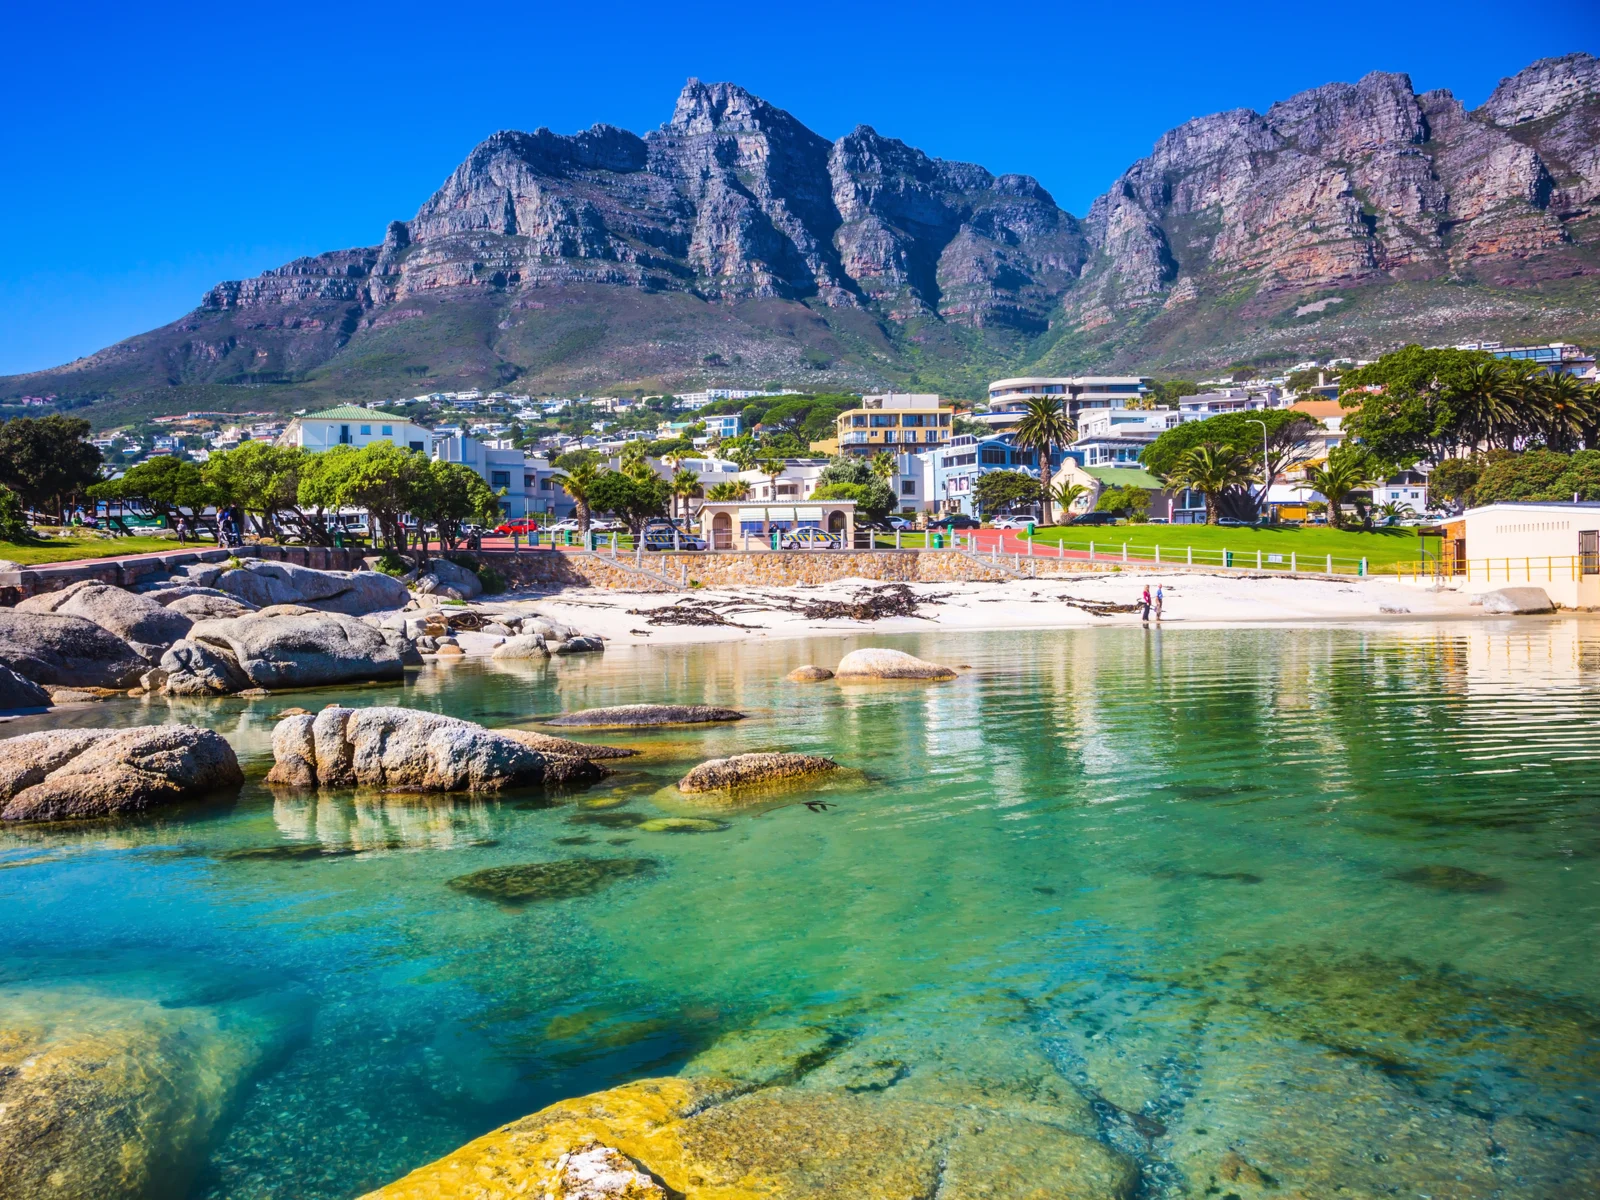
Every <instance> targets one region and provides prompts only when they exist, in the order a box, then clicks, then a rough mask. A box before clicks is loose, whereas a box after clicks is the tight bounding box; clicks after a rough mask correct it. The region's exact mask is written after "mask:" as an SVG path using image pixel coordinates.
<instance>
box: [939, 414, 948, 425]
mask: <svg viewBox="0 0 1600 1200" xmlns="http://www.w3.org/2000/svg"><path fill="white" fill-rule="evenodd" d="M939 424H941V425H948V424H950V414H949V413H940V414H939Z"/></svg>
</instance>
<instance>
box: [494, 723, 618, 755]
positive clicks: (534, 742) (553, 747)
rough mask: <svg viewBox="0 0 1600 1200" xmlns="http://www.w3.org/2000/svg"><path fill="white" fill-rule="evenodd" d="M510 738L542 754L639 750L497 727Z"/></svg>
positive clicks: (585, 753)
mask: <svg viewBox="0 0 1600 1200" xmlns="http://www.w3.org/2000/svg"><path fill="white" fill-rule="evenodd" d="M495 732H496V733H502V734H504V735H505V736H506V737H508V738H515V739H516V740H517V741H519V742H521V743H522V744H523V745H524V746H526V747H527V748H528V749H530V750H537V751H539V753H541V754H565V755H568V756H570V757H573V758H589V759H595V758H632V757H633V756H634V755H636V754H638V753H639V752H638V751H637V750H626V749H624V748H623V747H621V746H595V745H591V744H590V743H589V742H575V741H573V740H572V739H571V738H564V737H551V736H550V735H549V734H548V733H535V732H534V731H533V730H531V729H497V730H495Z"/></svg>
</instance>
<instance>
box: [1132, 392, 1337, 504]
mask: <svg viewBox="0 0 1600 1200" xmlns="http://www.w3.org/2000/svg"><path fill="white" fill-rule="evenodd" d="M1257 422H1261V423H1262V424H1265V425H1266V427H1267V429H1266V446H1265V449H1266V474H1265V475H1262V476H1258V481H1259V482H1260V485H1261V490H1260V492H1259V493H1258V494H1256V495H1255V496H1253V497H1252V496H1250V495H1248V494H1247V493H1246V492H1245V491H1244V489H1242V488H1241V489H1239V492H1238V497H1237V498H1238V499H1239V500H1240V503H1241V508H1242V509H1243V511H1245V512H1246V513H1248V512H1249V510H1250V507H1254V508H1255V509H1257V510H1259V509H1260V507H1261V504H1262V502H1263V501H1264V500H1265V497H1266V493H1267V489H1268V488H1269V487H1270V486H1271V484H1272V481H1273V480H1275V479H1277V478H1278V477H1279V476H1281V475H1283V474H1284V473H1285V472H1286V471H1288V470H1291V469H1292V468H1294V467H1297V466H1299V465H1300V464H1302V463H1304V462H1307V461H1308V460H1309V459H1310V458H1311V456H1312V455H1313V453H1315V442H1313V440H1312V436H1313V435H1314V434H1315V433H1316V432H1317V429H1318V425H1317V423H1316V422H1315V421H1313V420H1311V418H1309V417H1307V416H1306V415H1305V414H1304V413H1299V412H1295V411H1293V410H1292V409H1264V410H1261V411H1258V412H1248V413H1223V414H1222V415H1221V416H1216V417H1208V418H1206V419H1205V420H1204V421H1188V422H1185V423H1184V424H1182V425H1178V426H1175V427H1174V428H1172V429H1169V430H1167V431H1166V432H1165V433H1163V434H1162V435H1161V436H1160V437H1158V438H1156V440H1155V441H1154V442H1152V443H1151V444H1150V445H1148V446H1146V447H1145V448H1144V451H1143V452H1142V453H1141V454H1140V455H1139V459H1140V461H1141V462H1143V463H1144V465H1145V469H1146V470H1148V471H1149V472H1150V473H1151V474H1153V475H1159V476H1161V477H1162V478H1164V479H1169V480H1170V479H1171V476H1172V471H1173V470H1174V468H1175V467H1176V466H1177V463H1178V460H1179V459H1181V458H1182V457H1183V456H1184V455H1185V454H1186V453H1188V452H1189V451H1190V450H1192V449H1194V448H1195V447H1196V446H1202V445H1205V444H1207V443H1210V444H1212V445H1217V446H1227V447H1229V448H1231V449H1233V450H1237V451H1238V452H1239V453H1240V454H1242V455H1244V457H1245V458H1246V459H1247V460H1248V461H1249V462H1250V464H1251V466H1252V468H1255V467H1257V466H1259V465H1260V464H1261V456H1262V449H1263V447H1262V430H1261V425H1260V424H1257ZM1247 500H1249V501H1253V504H1252V505H1245V504H1244V501H1247Z"/></svg>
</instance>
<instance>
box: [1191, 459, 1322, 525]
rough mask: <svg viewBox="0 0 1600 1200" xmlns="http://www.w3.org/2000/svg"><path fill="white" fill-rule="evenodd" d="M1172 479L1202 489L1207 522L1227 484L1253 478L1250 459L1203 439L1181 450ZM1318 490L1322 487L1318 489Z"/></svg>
mask: <svg viewBox="0 0 1600 1200" xmlns="http://www.w3.org/2000/svg"><path fill="white" fill-rule="evenodd" d="M1169 479H1170V481H1171V482H1172V483H1175V484H1177V485H1178V486H1180V487H1186V488H1188V489H1189V490H1190V491H1192V492H1201V493H1203V494H1204V495H1205V498H1206V524H1207V525H1215V524H1216V523H1217V519H1218V517H1219V515H1220V512H1221V510H1220V508H1219V501H1220V500H1221V498H1222V495H1223V493H1225V492H1226V491H1228V490H1229V489H1230V488H1240V487H1245V486H1247V485H1248V484H1250V483H1251V482H1252V481H1253V480H1254V479H1255V471H1254V468H1253V467H1252V466H1251V464H1250V459H1249V458H1248V457H1247V456H1246V455H1244V454H1242V453H1240V452H1239V451H1238V450H1235V449H1234V448H1233V447H1232V446H1223V445H1219V444H1217V443H1216V442H1202V443H1201V444H1200V445H1198V446H1193V447H1191V448H1190V449H1188V450H1186V451H1184V452H1183V454H1182V456H1181V457H1180V458H1179V459H1178V461H1177V464H1176V465H1175V466H1174V467H1173V469H1172V474H1171V475H1170V476H1169ZM1318 490H1321V489H1318Z"/></svg>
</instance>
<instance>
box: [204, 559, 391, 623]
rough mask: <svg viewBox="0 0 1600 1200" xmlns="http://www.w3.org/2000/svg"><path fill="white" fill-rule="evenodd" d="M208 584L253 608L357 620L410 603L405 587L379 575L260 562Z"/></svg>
mask: <svg viewBox="0 0 1600 1200" xmlns="http://www.w3.org/2000/svg"><path fill="white" fill-rule="evenodd" d="M212 586H214V587H215V588H217V590H218V591H222V592H226V593H227V594H228V595H230V596H233V597H235V598H237V599H239V600H243V601H244V602H245V603H246V604H253V605H255V606H256V607H257V608H267V607H268V606H270V605H274V604H299V605H303V606H305V607H306V608H314V609H318V610H319V611H321V612H332V613H345V614H346V615H348V616H356V617H359V616H361V615H362V614H364V613H370V612H381V611H384V610H388V609H396V608H404V607H405V606H406V605H407V604H408V603H409V602H410V600H411V593H409V592H408V591H406V585H405V584H403V583H401V582H400V581H399V580H398V579H395V578H394V577H393V576H390V575H384V574H382V573H381V572H378V571H318V570H315V569H313V568H311V567H300V566H296V565H295V564H293V563H279V562H262V561H260V560H259V559H247V560H245V561H244V562H243V563H241V564H240V565H239V566H238V567H236V568H234V569H233V570H231V571H224V572H223V573H222V574H221V575H218V576H217V579H216V582H215V583H214V584H213V585H212Z"/></svg>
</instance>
